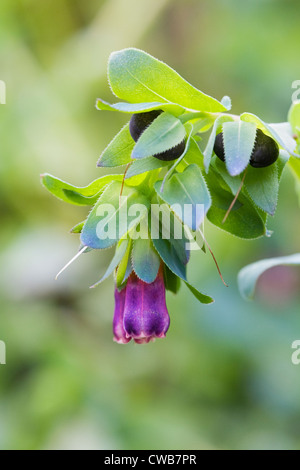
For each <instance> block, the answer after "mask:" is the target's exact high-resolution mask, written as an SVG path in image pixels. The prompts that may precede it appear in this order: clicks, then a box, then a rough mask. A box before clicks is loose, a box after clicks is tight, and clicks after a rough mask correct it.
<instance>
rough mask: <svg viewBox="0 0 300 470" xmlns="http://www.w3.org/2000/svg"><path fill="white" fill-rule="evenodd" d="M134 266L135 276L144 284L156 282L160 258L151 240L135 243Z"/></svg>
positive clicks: (139, 239)
mask: <svg viewBox="0 0 300 470" xmlns="http://www.w3.org/2000/svg"><path fill="white" fill-rule="evenodd" d="M131 260H132V266H133V270H134V272H135V274H136V275H137V276H138V277H139V278H140V279H141V280H142V281H144V282H147V283H148V284H151V282H154V281H155V279H156V277H157V273H158V270H159V267H160V258H159V256H158V254H157V252H156V251H155V250H154V248H153V245H152V242H151V240H150V238H149V237H148V238H146V239H142V238H138V239H137V240H134V241H133V249H132V257H131Z"/></svg>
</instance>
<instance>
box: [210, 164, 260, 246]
mask: <svg viewBox="0 0 300 470" xmlns="http://www.w3.org/2000/svg"><path fill="white" fill-rule="evenodd" d="M206 182H207V184H208V189H209V191H210V195H211V198H212V206H211V208H210V209H209V211H208V213H207V218H208V220H209V221H210V222H211V223H212V224H214V225H216V226H217V227H219V228H220V229H221V230H224V231H225V232H229V233H231V234H232V235H235V236H236V237H239V238H244V239H254V238H259V237H261V236H263V235H265V233H266V228H265V218H264V217H262V215H261V214H260V213H259V210H258V209H256V208H255V207H254V205H253V203H252V201H251V200H250V199H249V198H247V197H246V196H245V195H243V194H242V193H241V194H240V195H239V197H238V199H237V201H236V202H235V204H234V206H233V208H232V210H231V212H230V214H229V216H228V218H227V220H226V222H225V223H224V224H223V219H224V216H225V214H226V212H227V210H228V208H229V206H230V204H231V202H232V200H233V195H232V193H231V191H230V188H229V187H228V186H227V185H226V184H225V182H224V181H223V180H222V178H221V177H220V175H219V174H218V173H216V171H215V170H214V168H213V167H212V166H211V169H210V172H209V173H208V174H207V175H206ZM226 186H227V189H225V188H226Z"/></svg>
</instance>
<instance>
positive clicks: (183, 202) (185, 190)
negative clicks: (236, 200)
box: [155, 164, 211, 230]
mask: <svg viewBox="0 0 300 470" xmlns="http://www.w3.org/2000/svg"><path fill="white" fill-rule="evenodd" d="M161 184H162V182H161V181H157V183H156V184H155V190H156V192H157V194H158V195H159V196H160V197H161V198H162V199H163V200H164V201H165V202H167V203H168V204H169V205H170V206H171V209H172V210H173V211H174V212H175V214H176V215H177V217H178V218H179V219H180V220H181V221H182V222H183V223H184V224H186V225H187V226H188V227H189V228H191V229H192V230H197V229H198V228H199V226H200V225H201V224H202V222H203V220H204V217H205V215H206V213H207V211H208V209H209V208H210V205H211V198H210V194H209V191H208V189H207V186H206V183H205V181H204V179H203V176H202V173H201V170H200V168H199V167H198V166H197V165H195V164H193V165H190V166H188V167H187V168H186V169H185V170H184V171H183V172H182V173H175V174H173V176H171V178H170V179H169V180H167V181H166V183H165V186H164V190H163V192H161Z"/></svg>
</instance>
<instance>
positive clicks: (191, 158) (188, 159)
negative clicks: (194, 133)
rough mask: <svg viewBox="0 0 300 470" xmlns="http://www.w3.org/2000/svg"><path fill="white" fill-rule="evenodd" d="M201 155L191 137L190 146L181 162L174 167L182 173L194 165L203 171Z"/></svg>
mask: <svg viewBox="0 0 300 470" xmlns="http://www.w3.org/2000/svg"><path fill="white" fill-rule="evenodd" d="M203 159H204V157H203V154H202V152H201V150H200V148H199V146H198V145H197V142H196V141H195V139H194V138H193V137H191V139H190V146H189V148H188V150H187V152H186V154H185V156H184V158H183V159H182V161H181V162H180V163H179V164H178V166H177V167H176V168H177V170H178V171H183V170H184V169H185V168H186V167H187V166H189V165H192V164H196V165H198V166H199V168H201V169H204V166H203Z"/></svg>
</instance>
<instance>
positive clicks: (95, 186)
mask: <svg viewBox="0 0 300 470" xmlns="http://www.w3.org/2000/svg"><path fill="white" fill-rule="evenodd" d="M122 178H123V176H122V175H107V176H103V177H102V178H98V179H97V180H95V181H93V182H92V183H90V184H89V185H88V186H84V187H78V186H73V185H72V184H69V183H66V182H65V181H62V180H60V179H59V178H56V177H55V176H52V175H49V174H47V173H46V174H44V175H41V181H42V184H43V185H44V186H45V188H47V189H48V191H50V192H51V193H52V194H53V195H54V196H56V197H57V198H58V199H61V200H62V201H65V202H68V203H70V204H75V205H78V206H90V205H94V204H95V203H96V202H97V200H98V199H99V197H100V195H101V193H102V191H103V190H104V188H105V187H106V186H107V185H108V184H109V183H111V182H112V181H122Z"/></svg>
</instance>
